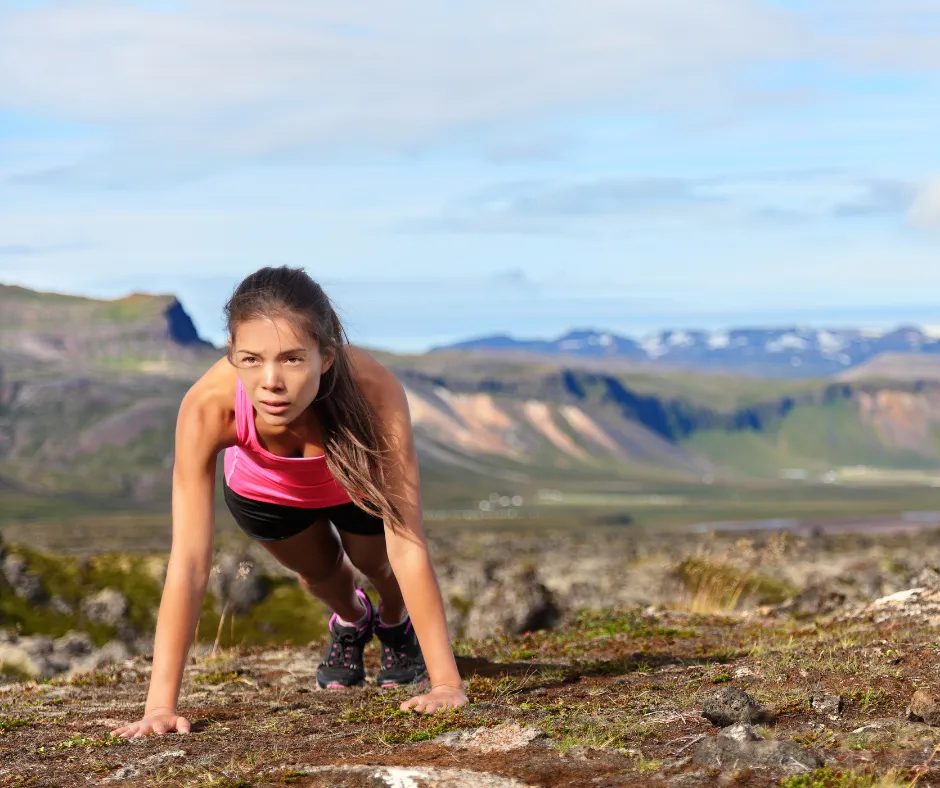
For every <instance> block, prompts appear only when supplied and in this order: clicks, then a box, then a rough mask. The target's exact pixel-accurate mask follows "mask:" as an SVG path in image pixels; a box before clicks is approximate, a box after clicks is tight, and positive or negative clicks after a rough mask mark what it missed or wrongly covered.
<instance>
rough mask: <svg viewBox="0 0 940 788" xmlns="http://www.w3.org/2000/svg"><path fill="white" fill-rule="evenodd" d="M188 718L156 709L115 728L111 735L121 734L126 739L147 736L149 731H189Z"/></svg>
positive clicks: (161, 732)
mask: <svg viewBox="0 0 940 788" xmlns="http://www.w3.org/2000/svg"><path fill="white" fill-rule="evenodd" d="M190 727H191V726H190V724H189V720H187V719H186V718H185V717H180V716H179V715H178V714H173V713H172V712H170V711H168V710H162V709H161V710H157V711H154V712H151V713H150V714H145V715H144V716H143V718H142V719H140V720H138V721H137V722H132V723H131V724H130V725H125V726H123V727H121V728H115V729H114V730H113V731H111V735H112V736H115V737H117V736H123V737H125V738H127V739H135V738H139V737H141V736H147V735H149V734H151V733H156V734H158V735H162V734H164V733H170V732H171V731H176V732H177V733H189V730H190Z"/></svg>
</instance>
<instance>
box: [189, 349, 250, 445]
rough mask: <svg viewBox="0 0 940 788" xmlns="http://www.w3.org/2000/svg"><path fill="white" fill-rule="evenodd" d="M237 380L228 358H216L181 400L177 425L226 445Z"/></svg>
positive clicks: (231, 423)
mask: <svg viewBox="0 0 940 788" xmlns="http://www.w3.org/2000/svg"><path fill="white" fill-rule="evenodd" d="M237 381H238V375H237V374H236V372H235V368H234V367H233V366H232V365H231V364H230V363H229V361H228V359H227V358H221V359H219V360H218V361H217V362H216V363H215V364H213V365H212V366H211V367H209V369H208V370H206V372H205V373H204V374H203V375H202V377H201V378H199V380H197V381H196V382H195V383H193V385H192V386H191V387H190V389H189V391H188V392H187V393H186V396H185V397H183V402H182V404H181V405H180V413H179V424H180V426H183V425H186V424H191V425H193V426H195V427H198V429H199V430H200V431H203V430H205V431H207V432H208V433H210V434H212V435H214V436H216V437H218V438H219V439H220V440H221V442H222V443H223V444H227V443H229V442H230V441H229V439H230V438H231V437H232V436H233V435H234V424H235V390H236V385H237ZM230 433H231V434H230Z"/></svg>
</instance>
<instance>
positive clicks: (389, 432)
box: [354, 351, 467, 712]
mask: <svg viewBox="0 0 940 788" xmlns="http://www.w3.org/2000/svg"><path fill="white" fill-rule="evenodd" d="M354 360H355V366H356V369H357V377H359V378H360V379H361V380H363V381H364V383H363V385H362V391H363V394H364V395H365V396H366V397H367V399H369V401H370V404H371V405H372V407H373V408H374V409H375V411H376V415H377V416H378V418H379V422H380V425H381V429H382V430H383V436H382V437H383V438H384V440H383V441H382V442H383V443H385V445H386V446H388V447H390V450H391V451H392V452H393V456H392V458H391V462H390V463H389V465H388V473H389V476H388V479H387V489H388V490H389V492H390V494H391V495H392V496H393V497H394V501H395V503H396V504H397V505H398V507H399V511H400V512H401V514H402V519H403V521H404V529H403V530H400V531H395V530H393V529H391V528H388V527H386V529H385V535H386V545H387V548H388V559H389V563H390V564H391V567H392V571H393V572H394V573H395V577H396V578H397V579H398V583H399V585H400V586H401V593H402V597H403V598H404V600H405V607H407V609H408V614H409V616H410V617H411V621H412V623H413V624H414V628H415V633H416V634H417V636H418V642H419V643H420V644H421V651H422V653H423V654H424V659H425V663H426V664H427V668H428V675H429V677H430V680H431V691H430V692H429V693H427V694H426V695H421V696H419V697H416V698H412V699H411V700H409V701H406V702H405V703H403V704H402V706H401V708H402V709H411V708H414V709H416V710H417V711H427V712H433V711H436V710H437V709H440V708H447V707H455V706H462V705H463V704H465V703H466V702H467V697H466V695H465V694H464V692H463V682H462V681H461V678H460V674H459V672H458V671H457V665H456V662H455V660H454V652H453V648H452V647H451V644H450V635H449V634H448V631H447V619H446V616H445V613H444V602H443V600H442V598H441V590H440V586H439V585H438V582H437V577H436V575H435V573H434V568H433V567H432V565H431V560H430V556H429V555H428V549H427V544H426V542H425V537H424V529H423V525H422V512H421V485H420V479H419V472H418V454H417V451H416V450H415V443H414V433H413V430H412V426H411V416H410V413H409V410H408V398H407V396H406V395H405V389H404V387H403V386H402V385H401V383H400V382H399V381H398V379H397V378H396V377H395V376H394V375H393V374H392V373H391V372H389V371H388V370H386V369H385V368H384V367H382V366H381V365H380V364H379V363H378V362H377V361H375V360H374V359H372V358H371V357H369V356H368V355H367V354H365V353H364V352H363V351H355V352H354Z"/></svg>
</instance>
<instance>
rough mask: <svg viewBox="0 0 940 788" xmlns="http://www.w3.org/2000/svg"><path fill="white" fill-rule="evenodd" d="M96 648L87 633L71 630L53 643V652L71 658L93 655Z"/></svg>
mask: <svg viewBox="0 0 940 788" xmlns="http://www.w3.org/2000/svg"><path fill="white" fill-rule="evenodd" d="M93 648H94V646H93V645H92V642H91V637H90V636H89V635H88V633H87V632H76V631H75V630H71V631H69V632H66V633H65V634H64V635H63V636H62V637H60V638H58V639H56V640H55V641H54V642H53V651H55V652H56V653H58V654H64V655H67V656H69V657H84V656H86V655H88V654H90V653H91V651H92V649H93Z"/></svg>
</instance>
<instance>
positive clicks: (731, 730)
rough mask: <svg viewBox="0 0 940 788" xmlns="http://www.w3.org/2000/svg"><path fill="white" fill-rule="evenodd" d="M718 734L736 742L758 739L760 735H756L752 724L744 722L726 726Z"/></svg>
mask: <svg viewBox="0 0 940 788" xmlns="http://www.w3.org/2000/svg"><path fill="white" fill-rule="evenodd" d="M718 735H719V736H723V737H724V738H726V739H730V740H731V741H736V742H746V741H760V736H758V735H757V731H756V730H754V728H753V726H751V725H748V724H747V723H744V722H737V723H735V724H734V725H729V726H728V727H727V728H722V729H721V732H720V733H719V734H718Z"/></svg>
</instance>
